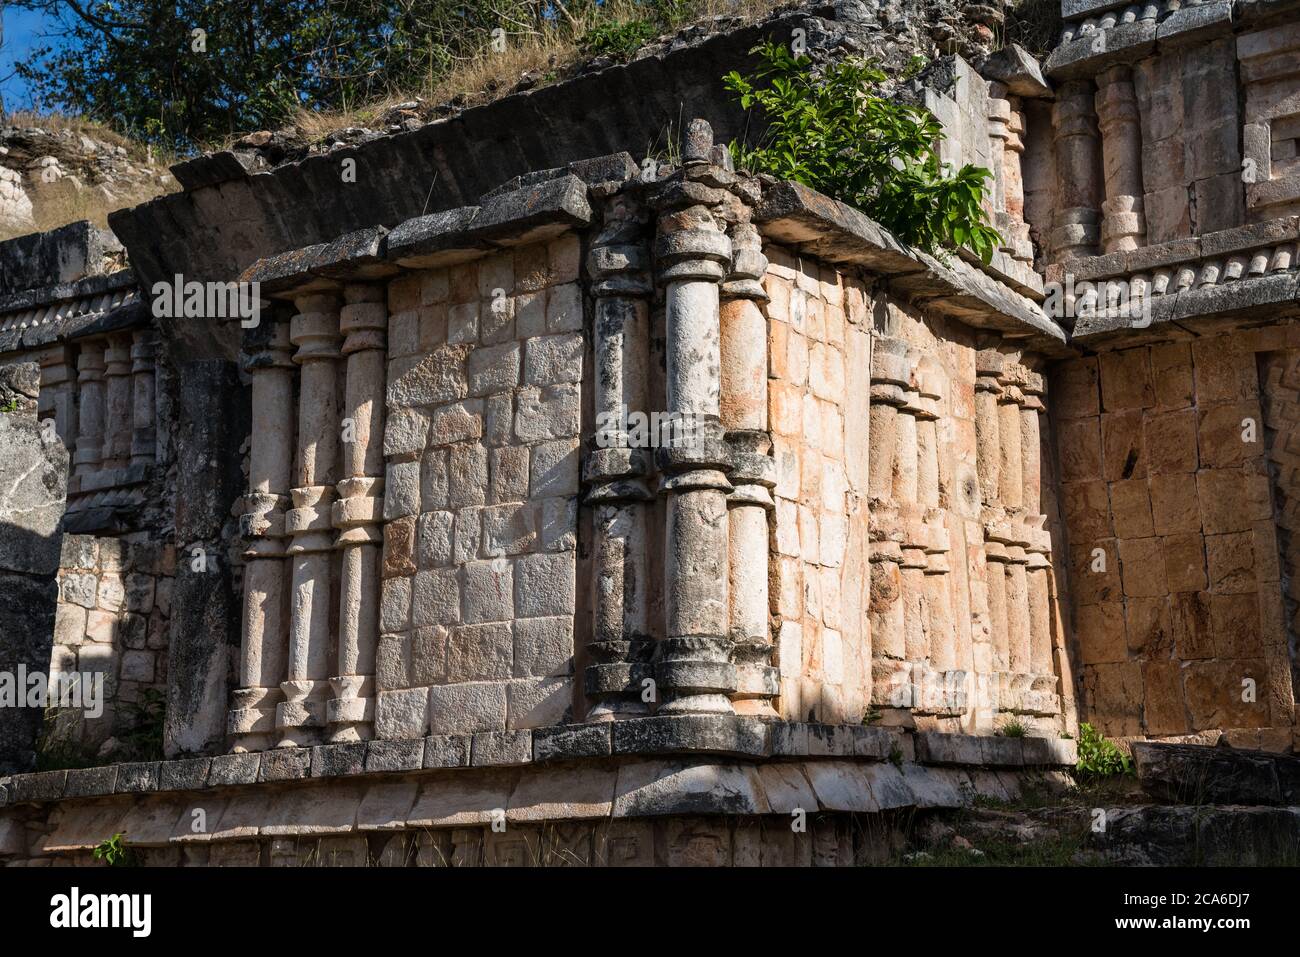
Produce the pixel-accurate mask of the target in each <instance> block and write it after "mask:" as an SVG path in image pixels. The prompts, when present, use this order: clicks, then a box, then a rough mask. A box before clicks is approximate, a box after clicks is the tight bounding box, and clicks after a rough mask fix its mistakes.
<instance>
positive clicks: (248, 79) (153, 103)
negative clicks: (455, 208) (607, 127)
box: [11, 0, 559, 153]
mask: <svg viewBox="0 0 1300 957" xmlns="http://www.w3.org/2000/svg"><path fill="white" fill-rule="evenodd" d="M11 2H13V3H14V4H15V5H17V6H26V7H35V8H42V9H45V10H47V11H49V12H50V14H51V16H52V18H53V22H55V23H59V24H61V26H60V27H57V28H56V29H54V30H53V31H52V33H53V36H52V37H51V38H50V39H48V40H46V41H45V42H43V43H36V44H34V45H33V48H32V50H31V52H30V53H29V54H28V55H27V56H26V58H25V59H24V60H23V61H22V62H20V63H19V64H17V72H18V74H19V76H21V77H22V78H23V80H24V81H25V82H26V84H27V86H28V88H29V89H30V90H31V91H32V94H33V99H34V101H35V103H36V105H37V108H38V109H42V110H51V109H59V110H62V111H64V112H68V113H72V114H78V115H84V116H87V117H89V118H91V119H94V120H97V121H99V122H101V123H105V124H107V125H110V126H112V127H114V128H115V129H117V130H118V131H119V132H121V133H124V134H126V135H129V136H131V137H133V138H135V139H139V140H145V141H148V142H151V143H154V144H157V145H161V146H163V147H165V148H167V149H169V150H171V151H173V152H177V153H184V152H188V151H192V150H193V149H194V148H195V147H197V146H199V145H201V144H209V143H214V142H219V141H222V140H223V139H226V138H228V137H230V136H232V135H234V134H238V133H241V132H247V131H249V130H256V129H263V128H273V127H277V126H281V125H284V123H286V122H287V121H288V120H289V119H290V118H291V117H292V116H293V114H294V112H295V111H296V110H297V109H299V108H301V107H305V108H307V109H311V110H316V109H338V108H348V107H353V106H356V105H357V104H359V103H363V102H368V101H372V100H375V99H379V98H381V97H384V96H386V95H390V94H394V93H398V92H402V91H410V90H411V89H413V88H421V87H423V86H428V85H431V84H432V83H434V82H436V81H437V80H440V79H441V78H443V77H444V76H446V75H447V73H449V72H450V70H451V68H452V66H453V65H454V64H455V63H456V62H458V61H463V60H465V59H467V58H469V57H471V56H473V55H475V54H477V53H478V52H480V51H481V50H484V49H485V48H487V47H488V45H489V43H490V42H491V39H492V31H493V30H494V29H504V30H506V31H507V39H508V40H510V41H512V42H513V41H514V40H515V39H517V38H518V37H519V36H521V35H524V34H530V33H536V32H537V31H538V30H539V29H542V28H546V27H550V26H551V25H553V24H555V23H556V22H557V21H558V19H559V14H558V13H557V12H556V11H557V9H558V8H557V6H556V5H555V4H554V3H551V2H544V0H454V2H453V0H403V2H401V3H392V2H390V0H276V2H274V3H268V2H265V0H98V2H96V3H94V4H85V5H83V4H80V3H78V4H73V3H70V2H68V0H11ZM78 11H81V12H78ZM195 30H202V31H203V35H202V42H201V43H199V42H198V37H196V35H195V33H194V31H195ZM198 47H201V49H199V48H198Z"/></svg>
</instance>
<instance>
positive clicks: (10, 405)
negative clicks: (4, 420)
mask: <svg viewBox="0 0 1300 957" xmlns="http://www.w3.org/2000/svg"><path fill="white" fill-rule="evenodd" d="M19 408H20V406H19V404H18V400H17V399H10V400H9V401H8V402H6V403H5V404H4V405H0V412H17V411H18V409H19Z"/></svg>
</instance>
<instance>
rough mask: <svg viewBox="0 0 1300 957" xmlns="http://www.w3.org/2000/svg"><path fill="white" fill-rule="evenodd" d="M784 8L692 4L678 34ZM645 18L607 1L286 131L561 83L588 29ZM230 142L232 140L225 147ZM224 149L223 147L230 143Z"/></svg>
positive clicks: (314, 130) (718, 0)
mask: <svg viewBox="0 0 1300 957" xmlns="http://www.w3.org/2000/svg"><path fill="white" fill-rule="evenodd" d="M784 6H791V4H790V2H789V0H694V2H692V3H690V4H689V7H688V15H687V16H686V17H685V18H684V20H683V22H682V24H681V26H680V27H679V29H685V28H686V27H688V26H690V25H692V24H695V23H700V22H703V21H705V20H708V19H710V18H712V17H715V16H734V17H740V18H741V19H743V20H744V21H746V22H754V21H757V20H760V19H762V18H763V17H765V16H767V15H768V14H770V13H772V12H773V11H775V10H777V9H780V8H781V7H784ZM645 13H646V10H645V8H644V7H642V6H638V5H637V4H635V3H632V2H628V0H608V2H606V3H605V4H604V5H602V6H601V7H600V8H599V9H598V10H596V11H592V12H590V13H586V14H584V15H580V16H576V17H575V22H574V23H572V24H570V23H566V22H559V23H557V24H556V25H555V26H553V27H551V28H548V29H545V30H541V31H538V32H535V33H530V34H526V35H523V36H512V37H510V38H509V40H508V44H507V47H506V49H505V50H504V51H503V52H496V51H493V50H492V49H491V48H490V46H489V47H485V48H484V49H482V50H481V51H480V52H479V53H477V54H476V55H474V56H472V57H468V58H465V59H463V60H461V61H459V62H458V63H456V64H455V65H454V66H453V68H452V69H451V71H450V72H449V73H448V74H447V75H446V76H444V77H442V78H439V79H437V80H433V81H430V80H429V79H428V78H426V80H425V81H424V82H422V83H421V84H419V85H418V86H415V87H412V88H410V89H404V90H399V91H394V92H393V93H391V94H389V95H388V96H385V97H382V98H380V99H377V100H374V101H371V102H369V103H365V104H361V105H358V106H356V107H351V108H347V109H340V110H328V111H320V110H309V109H301V110H299V111H298V113H297V114H296V115H295V116H294V117H293V119H292V120H291V124H290V125H292V126H293V128H294V129H296V130H297V131H298V132H299V133H300V134H301V135H302V136H303V137H305V138H306V139H307V140H309V141H311V142H318V141H320V140H322V139H324V138H325V137H326V136H328V135H329V134H330V133H333V132H336V131H338V130H341V129H346V128H348V127H353V126H360V127H372V128H373V127H374V126H375V125H377V124H378V123H379V121H380V118H381V117H382V116H383V115H384V113H385V112H386V111H387V110H389V109H391V108H392V107H393V106H395V105H397V104H399V103H403V102H409V101H412V100H416V99H419V100H423V101H424V102H425V103H426V104H429V105H439V104H444V103H450V102H452V101H453V100H454V101H456V102H457V103H458V104H463V105H467V106H471V105H472V106H477V105H481V104H484V103H490V102H492V101H494V100H497V99H500V98H501V97H503V96H505V95H506V94H508V93H509V92H510V91H511V90H512V89H513V88H514V87H515V85H516V84H517V83H518V82H519V80H520V78H521V77H522V75H523V74H525V73H528V72H530V71H536V72H538V73H540V74H542V76H541V79H540V80H539V82H538V83H537V85H538V86H545V85H548V84H550V83H554V82H557V81H558V80H561V79H563V78H564V77H565V76H566V75H567V74H568V73H569V72H570V71H571V70H572V69H573V68H574V67H576V66H578V65H580V64H581V63H583V62H584V61H585V60H586V59H587V56H586V55H585V54H584V53H583V51H582V49H581V48H580V46H579V40H580V39H581V38H582V36H583V35H584V34H585V33H586V32H587V31H588V30H590V29H591V28H592V27H594V26H596V25H597V24H598V23H607V24H615V25H616V24H622V23H628V22H631V21H633V20H637V19H640V18H643V17H644V15H645ZM671 32H672V31H667V33H671ZM652 42H653V41H652ZM235 139H238V137H233V138H232V139H231V141H230V142H233V141H234V140H235ZM225 145H226V146H227V147H228V146H229V145H230V143H227V144H225Z"/></svg>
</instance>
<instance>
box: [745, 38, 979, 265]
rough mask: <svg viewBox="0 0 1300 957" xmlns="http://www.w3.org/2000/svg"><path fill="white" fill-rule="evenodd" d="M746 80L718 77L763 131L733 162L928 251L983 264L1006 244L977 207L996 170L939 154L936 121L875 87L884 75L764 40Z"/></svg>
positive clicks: (860, 63)
mask: <svg viewBox="0 0 1300 957" xmlns="http://www.w3.org/2000/svg"><path fill="white" fill-rule="evenodd" d="M750 52H751V53H755V54H757V55H758V56H759V58H760V61H761V62H760V64H759V66H758V68H757V70H756V72H755V74H754V76H752V77H743V76H741V75H740V74H739V73H738V72H736V71H735V70H733V71H732V72H731V73H729V74H727V75H726V76H725V77H723V83H724V84H725V85H726V87H727V89H729V90H731V91H732V92H733V93H735V94H737V95H738V97H739V99H740V105H741V106H742V107H743V108H744V109H745V110H748V111H752V112H753V113H754V114H756V115H754V116H752V119H753V120H754V121H756V122H754V123H752V124H751V125H752V126H753V127H754V128H761V127H765V132H764V133H763V135H762V136H761V138H760V141H759V143H758V144H757V145H754V146H750V145H748V144H746V143H744V142H741V141H739V140H736V141H733V142H732V143H731V151H732V158H733V159H734V161H735V163H736V166H737V167H739V168H741V169H745V170H749V171H750V172H755V173H768V174H770V175H772V176H775V177H776V178H778V179H787V180H794V181H795V182H798V183H802V184H803V185H805V186H808V187H810V188H812V189H815V190H817V191H819V192H822V193H825V194H826V195H828V196H832V197H834V198H835V199H838V200H840V201H842V202H844V203H847V204H849V205H850V206H855V207H857V208H858V209H860V210H862V211H863V212H864V213H866V214H867V215H868V216H870V217H871V218H872V219H874V220H875V221H876V222H878V223H880V224H881V225H882V226H884V227H885V228H886V229H888V230H890V231H891V232H892V233H893V234H894V235H895V236H896V237H897V238H898V239H900V240H902V241H903V242H905V243H907V244H909V245H911V246H916V247H918V248H920V249H923V250H925V251H926V252H929V253H941V252H942V251H944V250H947V249H957V248H962V247H964V248H966V249H969V250H970V251H971V252H973V253H974V254H975V255H977V256H979V258H980V259H981V260H983V261H984V262H988V261H989V259H990V258H992V255H993V252H994V250H995V249H997V247H998V246H999V245H1000V244H1001V242H1002V237H1001V236H999V235H998V233H997V230H995V229H993V228H992V227H991V226H990V225H989V223H988V215H987V213H986V211H985V209H984V206H983V200H984V193H985V181H986V180H988V179H990V178H991V176H992V174H991V173H990V172H989V171H988V170H987V169H984V168H983V167H979V166H972V165H970V164H966V165H965V166H963V167H962V168H961V169H959V170H956V171H955V172H953V171H951V169H950V168H949V167H948V166H946V165H945V164H943V163H941V162H940V160H939V154H938V152H937V150H936V145H937V144H938V143H939V142H940V141H941V140H942V139H943V138H944V133H943V128H942V126H941V125H940V123H939V121H938V120H936V119H935V118H934V116H933V115H932V114H931V113H930V112H929V111H928V110H925V109H923V108H921V107H919V106H913V105H910V104H907V103H901V102H898V101H897V100H895V99H891V98H889V97H886V96H880V95H877V93H876V92H875V91H876V90H877V89H878V88H879V86H880V84H881V83H883V82H884V80H885V74H884V73H883V72H881V71H880V70H878V69H876V68H875V67H874V66H873V65H872V64H871V63H870V62H869V61H866V60H861V59H848V60H843V61H840V62H838V63H833V64H830V65H828V66H826V67H825V68H824V69H823V70H821V71H819V72H815V71H814V70H813V64H812V61H811V60H810V59H809V58H808V57H806V56H794V55H793V54H792V53H791V52H790V51H789V50H788V49H787V48H786V47H785V46H783V45H781V44H778V43H773V42H768V43H763V44H760V45H759V46H756V47H754V49H753V50H751V51H750Z"/></svg>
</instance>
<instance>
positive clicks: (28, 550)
mask: <svg viewBox="0 0 1300 957" xmlns="http://www.w3.org/2000/svg"><path fill="white" fill-rule="evenodd" d="M35 383H36V369H35V367H34V366H33V365H31V364H24V365H21V366H17V367H14V366H11V367H9V368H8V369H5V370H2V372H0V672H3V673H4V674H5V675H6V677H7V679H8V680H7V682H6V685H7V687H6V689H5V693H6V695H7V696H8V699H9V700H6V701H4V703H3V706H2V707H0V773H10V772H15V771H27V770H31V769H32V768H33V766H34V765H35V761H36V743H37V736H38V734H39V732H40V727H41V718H42V714H43V708H42V706H43V704H44V700H41V701H37V702H34V703H33V702H31V701H30V700H29V699H28V698H27V694H28V691H29V689H30V687H31V686H30V685H29V684H27V683H25V682H24V683H19V680H18V679H19V676H20V674H24V673H25V674H27V675H44V674H46V673H47V671H48V668H49V662H50V645H51V636H52V635H53V633H54V608H55V603H56V601H57V596H58V593H57V591H56V589H55V587H54V583H53V576H54V572H55V570H56V569H57V568H58V565H59V533H58V528H59V520H60V518H61V517H62V515H63V508H64V500H65V497H66V494H67V484H68V456H67V452H66V450H65V449H63V448H62V446H61V445H60V444H59V443H58V441H57V439H56V438H55V437H53V436H52V435H51V433H50V431H49V430H46V429H43V428H42V427H41V425H40V423H39V422H38V421H37V420H36V416H35V409H34V408H33V405H34V401H33V400H34V398H35V396H34V394H33V393H34V392H35V388H34V386H35Z"/></svg>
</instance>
